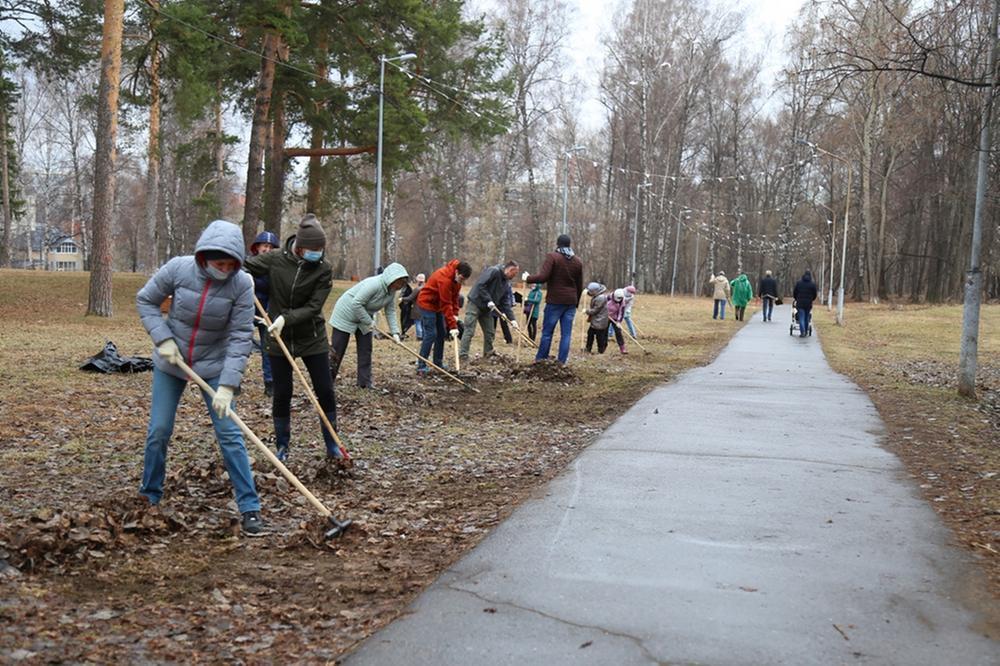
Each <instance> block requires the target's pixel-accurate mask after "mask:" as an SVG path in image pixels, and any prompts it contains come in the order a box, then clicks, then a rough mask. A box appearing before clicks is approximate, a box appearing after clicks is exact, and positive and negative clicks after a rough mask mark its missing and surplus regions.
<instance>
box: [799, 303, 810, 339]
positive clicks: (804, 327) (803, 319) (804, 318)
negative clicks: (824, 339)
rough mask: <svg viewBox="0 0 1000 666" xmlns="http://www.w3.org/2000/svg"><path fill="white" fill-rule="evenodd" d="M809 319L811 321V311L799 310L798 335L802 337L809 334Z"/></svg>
mask: <svg viewBox="0 0 1000 666" xmlns="http://www.w3.org/2000/svg"><path fill="white" fill-rule="evenodd" d="M810 319H812V310H807V309H805V308H799V335H802V336H804V335H805V334H806V333H808V332H809V320H810Z"/></svg>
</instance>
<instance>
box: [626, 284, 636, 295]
mask: <svg viewBox="0 0 1000 666" xmlns="http://www.w3.org/2000/svg"><path fill="white" fill-rule="evenodd" d="M625 291H626V293H629V294H634V293H635V287H633V286H632V285H629V286H627V287H625Z"/></svg>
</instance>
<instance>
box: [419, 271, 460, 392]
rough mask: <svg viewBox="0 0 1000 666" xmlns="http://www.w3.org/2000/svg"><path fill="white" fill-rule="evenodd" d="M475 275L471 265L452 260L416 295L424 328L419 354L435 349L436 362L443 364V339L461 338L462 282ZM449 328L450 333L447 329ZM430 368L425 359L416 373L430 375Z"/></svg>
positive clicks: (439, 364)
mask: <svg viewBox="0 0 1000 666" xmlns="http://www.w3.org/2000/svg"><path fill="white" fill-rule="evenodd" d="M470 275H472V266H470V265H469V264H468V263H467V262H464V261H459V260H458V259H452V260H451V261H449V262H448V263H447V264H445V265H444V266H442V267H441V268H439V269H437V270H436V271H434V272H433V273H431V276H430V278H429V279H428V280H427V282H426V283H425V284H424V287H423V289H421V290H420V294H419V295H418V296H417V307H418V308H420V320H421V325H422V328H423V329H424V331H423V333H424V336H423V340H421V341H420V355H421V356H423V357H424V358H427V356H428V354H430V353H431V347H433V348H434V358H433V361H434V363H435V365H438V366H441V365H443V364H444V339H445V336H446V335H451V337H452V338H453V339H455V338H458V310H459V305H458V294H459V292H460V291H462V283H463V282H465V281H466V280H467V279H468V278H469V276H470ZM446 330H447V334H446V333H445V331H446ZM427 372H428V367H427V364H426V363H424V361H423V360H418V361H417V373H418V374H427Z"/></svg>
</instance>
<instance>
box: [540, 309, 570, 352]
mask: <svg viewBox="0 0 1000 666" xmlns="http://www.w3.org/2000/svg"><path fill="white" fill-rule="evenodd" d="M542 316H543V320H542V339H541V341H540V342H539V343H538V353H537V354H535V360H536V361H542V360H545V359H547V358H548V357H549V348H551V347H552V334H553V333H555V330H556V324H557V323H558V324H559V336H560V337H559V362H560V363H566V361H567V360H569V346H570V343H571V342H572V340H571V338H572V336H573V318H574V317H575V316H576V306H575V305H558V304H556V303H546V304H545V313H544V314H543V315H542Z"/></svg>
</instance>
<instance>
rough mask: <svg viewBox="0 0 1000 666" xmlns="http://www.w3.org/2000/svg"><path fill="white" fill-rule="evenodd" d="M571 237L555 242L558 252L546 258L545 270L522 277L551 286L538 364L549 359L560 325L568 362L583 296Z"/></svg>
mask: <svg viewBox="0 0 1000 666" xmlns="http://www.w3.org/2000/svg"><path fill="white" fill-rule="evenodd" d="M570 245H571V241H570V237H569V236H567V235H566V234H562V235H561V236H559V238H557V239H556V249H555V251H553V252H549V253H548V254H547V255H545V263H543V264H542V269H541V270H540V271H538V272H537V273H535V274H534V275H531V274H530V273H528V272H527V271H525V272H524V273H523V274H522V275H521V279H522V280H523V281H524V282H539V283H545V284H547V285H548V289H547V290H546V294H545V314H544V315H543V317H542V339H541V341H540V342H539V343H538V353H537V354H535V360H536V361H544V360H546V359H547V358H548V357H549V349H550V348H551V347H552V334H553V333H554V332H555V330H556V324H559V337H560V339H559V357H558V358H559V362H560V363H562V364H564V365H565V364H566V361H568V360H569V348H570V342H571V341H572V340H571V338H572V335H573V318H574V317H575V316H576V308H577V306H578V305H579V304H580V296H581V295H583V262H582V261H580V257H577V256H576V255H575V254H574V252H573V249H572V248H571V247H570Z"/></svg>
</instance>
